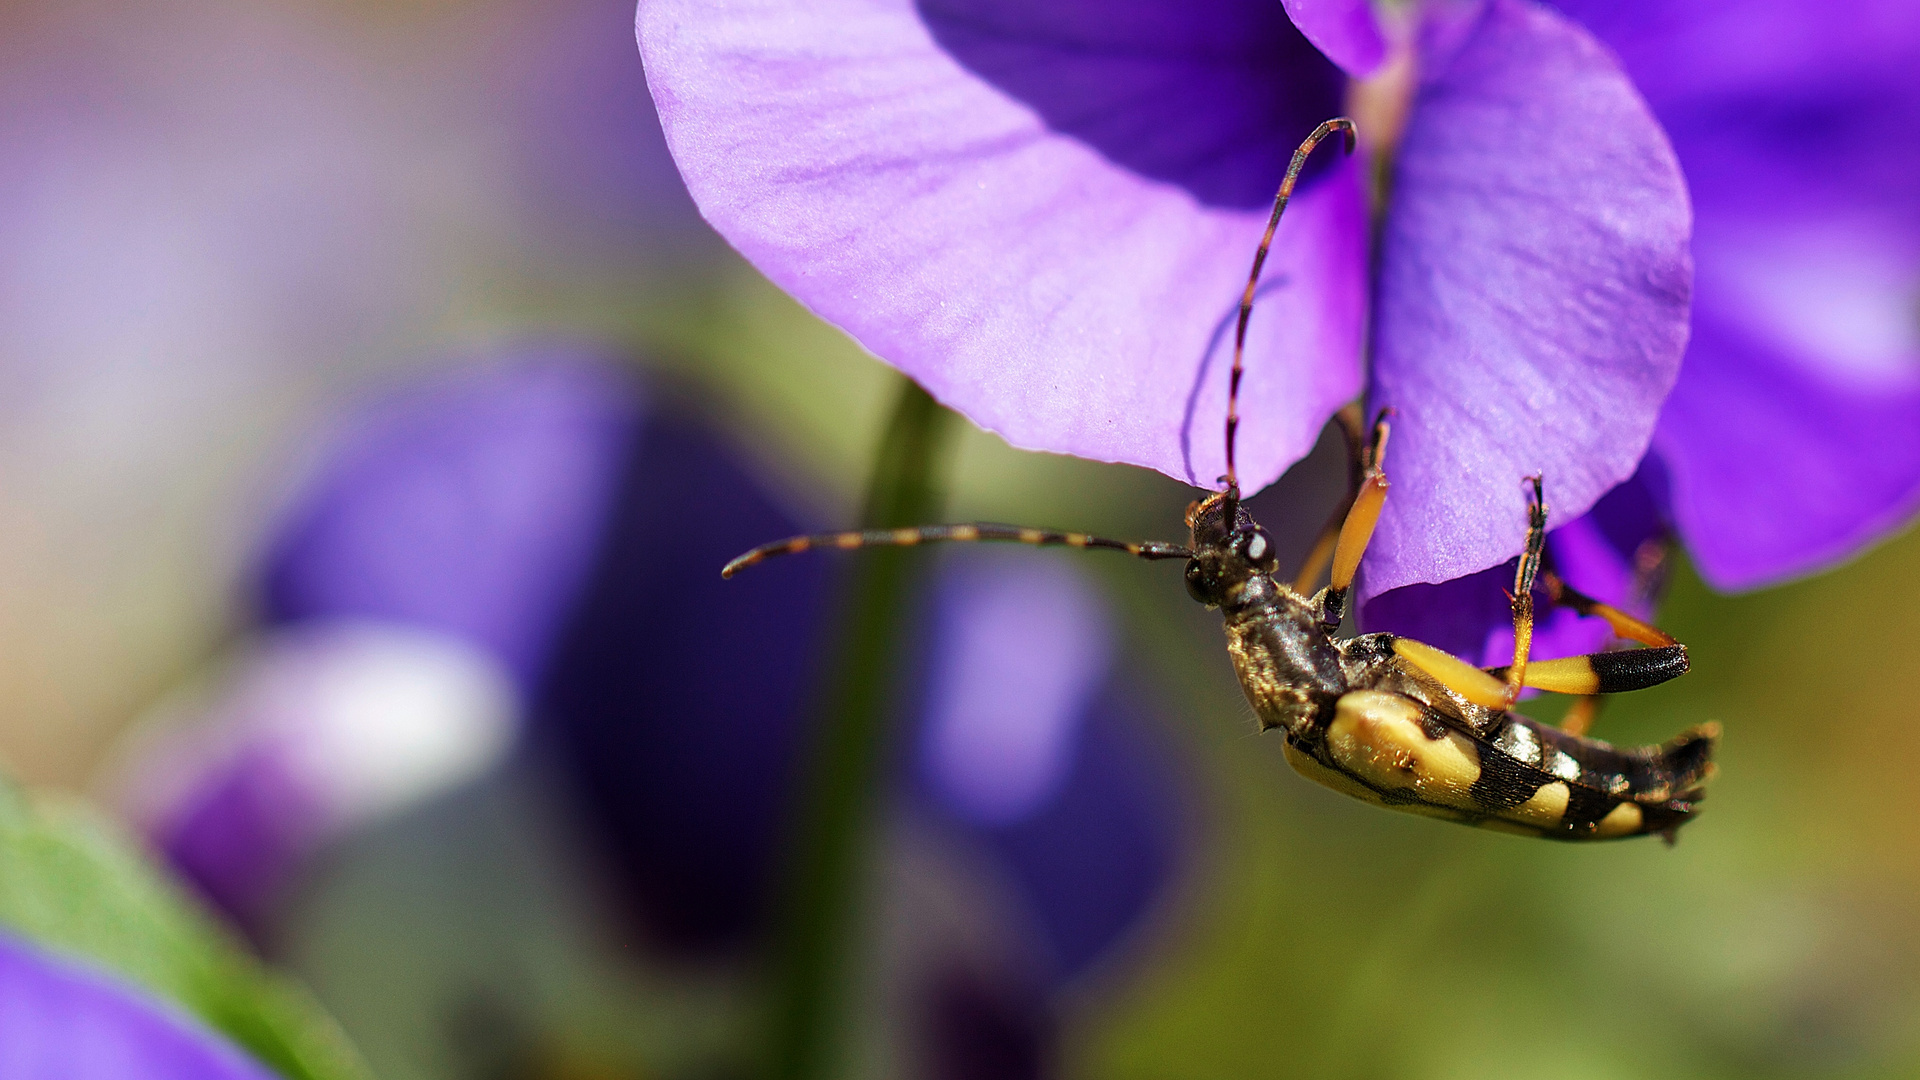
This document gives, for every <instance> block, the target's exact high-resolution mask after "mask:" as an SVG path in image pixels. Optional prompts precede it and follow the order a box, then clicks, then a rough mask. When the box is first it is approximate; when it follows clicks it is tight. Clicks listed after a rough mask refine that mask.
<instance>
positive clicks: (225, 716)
mask: <svg viewBox="0 0 1920 1080" xmlns="http://www.w3.org/2000/svg"><path fill="white" fill-rule="evenodd" d="M521 712H522V709H521V705H520V702H519V699H518V694H517V693H516V691H515V688H514V685H513V683H512V681H511V680H510V679H509V678H508V676H507V674H506V673H505V672H504V671H503V670H502V669H501V668H500V666H499V665H498V664H497V663H495V662H494V661H493V660H492V659H491V658H490V657H488V656H487V655H486V654H485V653H483V652H481V651H480V650H478V649H475V648H473V647H471V646H469V645H466V644H465V643H463V642H461V641H459V640H457V639H454V638H451V637H448V636H446V635H443V634H437V633H430V632H426V631H422V630H417V629H412V628H404V627H399V626H394V625H388V624H382V623H373V622H339V623H329V624H324V625H320V626H314V627H302V628H296V629H290V630H284V631H281V632H280V633H279V634H277V635H276V636H274V637H272V638H270V639H268V640H267V641H265V642H264V643H262V644H260V645H257V646H255V647H253V648H252V649H251V650H249V651H248V652H247V653H246V654H245V655H243V656H242V657H241V658H240V659H239V660H238V661H236V662H235V664H234V665H233V667H232V668H231V669H229V671H228V672H227V673H226V675H225V677H224V678H223V679H222V680H221V681H220V682H219V683H217V684H216V685H215V686H213V687H211V688H201V689H199V690H196V691H190V692H188V693H186V694H184V695H182V696H181V697H180V698H178V699H176V700H175V701H173V702H170V703H169V704H167V705H166V706H164V707H163V708H162V709H161V710H159V711H158V713H157V714H156V715H155V716H153V717H150V718H149V719H148V721H146V722H144V723H143V724H141V725H140V726H139V728H138V729H137V731H136V734H135V735H134V736H133V737H131V738H130V740H129V741H128V742H127V743H126V744H125V745H124V746H123V748H122V752H121V753H120V755H119V756H118V760H117V761H116V763H115V765H114V767H113V773H112V775H111V776H110V778H109V780H108V786H109V788H110V789H111V790H110V793H109V794H110V797H111V798H113V801H115V802H117V803H119V804H120V805H121V806H122V807H123V808H124V809H125V810H126V812H127V814H128V816H129V817H130V818H131V819H132V820H134V821H135V822H136V823H138V824H140V825H141V826H142V827H144V828H145V829H147V830H148V831H149V832H150V833H154V832H163V831H164V830H165V827H166V824H167V823H168V822H169V821H170V820H171V819H172V818H173V817H174V816H175V815H176V814H178V813H180V812H181V811H183V810H185V809H187V808H189V807H191V806H192V805H194V803H195V801H196V796H197V795H198V794H199V793H201V792H202V791H203V790H205V788H206V787H207V786H208V785H211V784H216V783H219V782H221V781H222V780H223V778H225V777H227V776H228V775H230V772H231V770H232V769H235V768H245V767H248V763H250V762H271V763H272V765H273V766H274V767H276V770H277V771H278V772H280V773H282V774H284V775H286V776H288V777H290V778H291V783H292V785H293V787H294V788H295V789H296V790H290V791H289V792H288V798H289V801H290V804H291V805H296V806H298V805H302V804H304V805H309V806H314V807H317V808H318V812H319V814H320V816H321V820H318V821H315V822H313V823H312V824H313V827H312V829H311V830H308V834H309V835H311V836H314V837H316V838H325V837H330V836H332V835H334V834H337V833H340V832H343V831H345V830H348V829H351V828H354V827H357V826H359V825H363V824H365V823H367V822H369V821H372V820H373V819H375V818H378V817H381V816H383V815H386V814H389V813H392V812H393V811H396V810H399V809H402V808H404V807H406V806H409V805H412V804H414V803H417V802H419V801H421V800H424V799H426V798H428V797H430V796H432V795H434V794H436V793H438V792H441V791H444V790H446V789H448V788H451V787H453V786H455V785H457V784H460V783H462V782H464V781H467V780H470V779H472V778H474V777H476V776H478V775H480V774H481V773H483V772H485V771H486V770H487V769H489V768H490V767H492V766H493V765H494V764H495V763H497V762H498V761H499V760H500V758H501V757H502V756H503V755H504V754H505V752H506V750H507V748H508V747H509V745H510V744H511V742H512V739H513V736H514V733H515V731H516V729H517V727H518V724H519V718H520V715H521Z"/></svg>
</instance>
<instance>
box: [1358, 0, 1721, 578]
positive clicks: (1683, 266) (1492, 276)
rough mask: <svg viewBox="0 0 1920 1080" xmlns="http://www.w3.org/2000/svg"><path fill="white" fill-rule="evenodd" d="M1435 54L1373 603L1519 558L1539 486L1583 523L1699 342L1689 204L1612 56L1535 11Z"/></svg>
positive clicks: (1385, 369) (1386, 340)
mask: <svg viewBox="0 0 1920 1080" xmlns="http://www.w3.org/2000/svg"><path fill="white" fill-rule="evenodd" d="M1434 49H1435V46H1432V45H1430V46H1429V49H1428V52H1427V55H1426V56H1425V57H1424V58H1423V59H1424V61H1425V63H1424V65H1423V66H1424V69H1425V82H1424V83H1423V84H1422V86H1421V87H1420V90H1419V92H1418V96H1417V98H1416V101H1415V104H1414V109H1413V113H1412V115H1411V117H1410V118H1409V121H1408V125H1407V133H1406V137H1405V140H1404V141H1403V143H1402V144H1401V148H1400V157H1399V161H1398V171H1397V175H1396V179H1395V187H1394V195H1393V201H1392V204H1391V207H1390V209H1389V212H1388V217H1387V221H1386V225H1385V234H1384V237H1383V241H1382V249H1381V257H1380V267H1381V269H1380V280H1379V287H1378V294H1377V295H1378V298H1379V313H1378V318H1377V321H1376V332H1377V335H1378V336H1377V345H1378V347H1377V352H1376V360H1375V364H1376V366H1375V373H1376V379H1377V383H1376V385H1377V389H1376V392H1375V393H1376V397H1377V403H1378V404H1383V405H1391V406H1393V407H1395V408H1396V409H1398V410H1399V418H1398V420H1397V422H1396V424H1395V428H1394V437H1393V443H1392V446H1391V448H1390V449H1389V451H1388V458H1387V470H1388V473H1389V475H1390V476H1391V477H1392V479H1393V481H1394V487H1393V494H1392V496H1391V497H1390V498H1389V499H1388V500H1387V508H1386V513H1385V514H1384V516H1383V517H1382V519H1381V522H1380V527H1379V531H1378V533H1377V534H1376V535H1375V538H1374V541H1373V548H1372V550H1371V551H1370V552H1369V556H1368V561H1367V566H1366V579H1365V581H1364V582H1363V588H1364V589H1365V590H1366V592H1367V593H1368V594H1369V595H1371V594H1375V593H1379V592H1381V591H1384V590H1387V589H1392V588H1396V587H1399V586H1402V585H1407V584H1412V583H1414V582H1423V581H1425V582H1432V581H1442V580H1445V579H1448V578H1452V577H1458V576H1461V575H1463V574H1469V573H1473V572H1475V571H1478V570H1482V569H1484V568H1486V567H1488V566H1492V565H1495V564H1498V563H1501V562H1504V561H1505V560H1507V559H1509V558H1511V557H1513V556H1514V555H1515V553H1517V552H1518V551H1519V549H1520V546H1521V542H1522V539H1523V537H1524V535H1525V531H1526V515H1525V503H1524V500H1523V497H1522V492H1521V486H1520V485H1521V481H1522V478H1524V477H1526V476H1528V475H1531V474H1535V473H1540V474H1544V476H1545V478H1546V484H1547V493H1548V498H1549V501H1550V502H1551V503H1552V505H1553V506H1554V507H1555V509H1556V510H1557V511H1558V512H1559V513H1560V514H1561V515H1563V516H1568V515H1578V514H1583V513H1585V512H1586V511H1587V509H1588V508H1589V507H1591V506H1592V505H1593V504H1594V502H1595V500H1597V499H1598V498H1599V497H1600V496H1601V495H1602V494H1603V493H1604V492H1606V491H1607V490H1608V489H1610V488H1612V487H1613V486H1614V485H1616V484H1618V483H1620V482H1621V481H1622V480H1625V479H1626V478H1627V477H1628V476H1629V475H1631V474H1632V472H1633V470H1634V467H1635V465H1636V464H1637V463H1638V462H1639V460H1640V458H1641V457H1642V455H1643V454H1644V452H1645V450H1646V447H1647V443H1648V441H1649V439H1650V437H1651V435H1652V431H1653V425H1654V420H1655V418H1656V416H1657V415H1658V412H1659V407H1660V403H1661V401H1662V400H1663V399H1664V397H1665V396H1666V394H1667V391H1668V390H1669V389H1670V388H1671V386H1672V385H1673V380H1674V377H1675V375H1676V373H1677V372H1678V369H1679V360H1680V353H1681V350H1682V347H1683V345H1684V344H1685V340H1686V327H1687V303H1688V293H1689V281H1690V272H1691V271H1690V263H1689V258H1688V254H1687V239H1688V229H1689V225H1690V214H1689V211H1688V206H1687V198H1686V192H1685V189H1684V187H1683V184H1682V180H1681V176H1680V171H1679V168H1678V166H1677V165H1676V164H1675V161H1674V157H1673V153H1672V151H1671V150H1670V149H1669V147H1668V145H1667V141H1666V138H1665V136H1664V135H1663V134H1662V133H1661V130H1660V128H1659V125H1658V124H1657V123H1655V121H1654V119H1653V117H1652V116H1651V115H1650V114H1649V113H1648V111H1647V108H1646V105H1645V104H1644V103H1643V102H1642V101H1641V100H1640V97H1639V95H1638V94H1637V93H1635V91H1634V89H1633V87H1632V86H1631V85H1630V84H1629V83H1628V81H1627V79H1626V77H1625V76H1624V75H1623V74H1622V73H1621V72H1620V70H1619V68H1618V67H1617V66H1616V65H1615V64H1614V62H1613V60H1612V59H1611V58H1610V57H1609V56H1608V54H1607V52H1606V50H1605V49H1603V48H1602V47H1601V46H1599V45H1598V44H1597V43H1596V42H1594V41H1593V39H1592V38H1591V37H1589V36H1588V35H1587V34H1586V33H1585V32H1584V31H1582V30H1580V29H1579V28H1578V27H1576V26H1573V25H1572V24H1570V23H1568V22H1567V21H1566V20H1564V19H1562V18H1560V17H1559V16H1557V15H1554V14H1552V13H1551V12H1547V11H1545V10H1542V9H1539V8H1536V7H1533V6H1531V5H1528V4H1525V3H1522V2H1520V0H1492V2H1490V3H1488V4H1487V5H1485V7H1484V9H1483V10H1482V12H1481V14H1480V16H1479V18H1478V20H1477V22H1476V23H1474V24H1472V25H1470V26H1468V27H1467V28H1465V31H1464V34H1463V35H1461V36H1460V37H1459V38H1458V39H1457V41H1455V42H1454V44H1452V45H1451V46H1450V47H1449V50H1448V51H1446V52H1444V54H1440V55H1436V54H1435V52H1434Z"/></svg>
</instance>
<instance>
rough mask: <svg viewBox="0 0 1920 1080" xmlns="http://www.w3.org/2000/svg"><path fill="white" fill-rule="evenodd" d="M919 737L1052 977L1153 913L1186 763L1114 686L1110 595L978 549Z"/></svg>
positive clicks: (955, 580) (1167, 864)
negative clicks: (994, 858) (1015, 896)
mask: <svg viewBox="0 0 1920 1080" xmlns="http://www.w3.org/2000/svg"><path fill="white" fill-rule="evenodd" d="M940 602H941V615H940V621H939V625H938V634H937V637H936V638H935V640H934V647H935V653H934V659H933V665H932V676H931V678H930V680H929V683H928V691H927V697H926V701H925V705H924V706H923V721H922V722H923V726H922V728H921V730H920V737H919V765H920V772H921V777H922V780H923V782H924V784H925V787H926V790H927V793H928V794H929V795H930V796H931V801H932V802H933V803H934V805H935V807H936V808H937V809H939V810H940V811H942V812H943V813H944V815H945V816H947V817H948V818H949V819H950V820H953V821H955V822H957V823H960V824H963V825H964V826H966V827H968V829H969V830H970V831H972V832H974V833H975V834H976V835H978V836H979V837H981V838H982V839H984V840H985V842H986V844H987V846H988V847H989V848H990V849H991V850H993V851H994V852H996V853H997V854H998V855H999V856H1000V858H1001V860H1002V864H1003V865H1004V867H1005V868H1006V870H1007V871H1008V873H1009V875H1010V877H1011V878H1012V880H1013V882H1014V884H1015V886H1016V887H1017V889H1018V892H1019V894H1020V896H1021V897H1022V898H1023V899H1024V900H1025V901H1026V906H1027V909H1028V911H1029V912H1030V914H1031V916H1032V918H1033V920H1034V922H1035V924H1036V925H1037V926H1038V928H1039V930H1040V933H1041V939H1042V942H1043V943H1044V945H1045V948H1046V953H1047V955H1046V956H1045V957H1044V960H1045V966H1046V967H1047V969H1048V971H1049V973H1050V974H1051V975H1052V977H1053V979H1054V980H1055V981H1060V980H1064V979H1069V978H1071V977H1073V976H1074V975H1077V974H1079V973H1080V972H1082V971H1084V970H1085V969H1086V968H1087V967H1088V966H1089V965H1091V964H1092V963H1093V962H1094V961H1095V960H1096V959H1098V958H1099V957H1100V956H1102V955H1103V954H1104V953H1105V952H1106V951H1107V950H1108V949H1109V948H1110V947H1111V946H1113V945H1114V943H1115V942H1117V941H1118V940H1120V939H1121V938H1122V937H1124V936H1125V934H1126V933H1127V932H1128V931H1129V930H1130V929H1132V928H1133V927H1134V926H1135V925H1137V924H1138V923H1139V921H1140V920H1141V918H1142V917H1143V916H1144V915H1145V914H1146V913H1147V912H1148V911H1150V910H1151V908H1152V906H1153V903H1154V901H1155V900H1156V899H1157V898H1158V896H1159V895H1160V893H1161V891H1162V889H1163V888H1164V887H1165V885H1166V883H1167V882H1168V881H1169V880H1170V879H1171V878H1172V877H1173V875H1174V873H1175V867H1176V865H1177V863H1178V862H1179V851H1180V847H1181V840H1182V836H1181V832H1182V828H1183V825H1184V813H1183V807H1182V803H1183V800H1182V798H1181V794H1182V793H1181V792H1180V790H1179V779H1178V776H1177V766H1176V767H1169V766H1170V762H1171V761H1172V760H1173V759H1171V758H1170V756H1169V754H1168V752H1167V748H1165V747H1164V746H1162V745H1160V744H1159V741H1158V740H1157V739H1155V738H1154V737H1153V735H1152V733H1151V732H1150V730H1148V727H1147V725H1146V724H1144V723H1142V722H1141V720H1140V717H1139V713H1140V709H1139V707H1138V705H1137V703H1136V702H1134V701H1132V700H1130V699H1129V696H1128V695H1126V694H1125V693H1123V692H1122V690H1121V689H1120V680H1117V679H1115V678H1113V677H1111V676H1110V674H1109V672H1108V666H1109V662H1110V659H1111V649H1112V644H1111V642H1110V640H1109V635H1110V630H1109V628H1108V626H1107V624H1106V615H1105V611H1104V609H1103V606H1102V605H1101V603H1100V601H1099V599H1098V597H1097V596H1096V595H1095V594H1094V593H1093V592H1092V591H1091V590H1090V589H1089V588H1088V586H1087V585H1086V583H1085V582H1084V580H1083V579H1082V578H1081V577H1080V576H1079V574H1078V573H1077V572H1075V571H1073V570H1072V569H1071V568H1070V567H1069V566H1067V565H1066V564H1064V563H1062V562H1059V561H1056V560H1041V559H1035V558H1033V556H1032V554H1031V553H1030V552H996V553H988V552H967V553H966V554H965V555H964V556H962V557H959V558H956V559H954V560H953V561H952V565H951V566H950V568H949V570H948V571H947V573H946V575H945V581H944V583H943V586H942V588H941V592H940Z"/></svg>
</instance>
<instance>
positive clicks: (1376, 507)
mask: <svg viewBox="0 0 1920 1080" xmlns="http://www.w3.org/2000/svg"><path fill="white" fill-rule="evenodd" d="M1392 413H1393V411H1392V410H1391V409H1381V410H1380V415H1379V416H1378V417H1377V418H1376V419H1375V420H1374V422H1373V439H1372V442H1371V443H1370V444H1369V445H1368V447H1367V450H1366V452H1365V456H1364V457H1363V459H1362V466H1363V467H1362V469H1361V473H1360V482H1359V484H1358V485H1357V486H1356V488H1355V490H1354V496H1353V502H1352V504H1351V505H1349V506H1348V507H1347V513H1346V516H1345V517H1344V518H1343V519H1342V520H1341V522H1340V533H1339V537H1338V539H1337V540H1336V541H1335V542H1334V546H1333V578H1332V580H1331V581H1330V582H1329V583H1328V585H1327V590H1326V592H1324V593H1322V594H1321V602H1320V623H1321V625H1323V626H1327V627H1334V626H1339V625H1340V620H1341V619H1343V618H1345V617H1346V614H1347V592H1348V591H1349V590H1350V589H1352V588H1353V575H1354V574H1355V573H1356V572H1357V571H1358V570H1359V569H1360V557H1361V556H1362V555H1365V554H1366V553H1367V542H1368V541H1370V540H1372V539H1373V528H1374V526H1375V525H1378V524H1379V523H1380V510H1381V508H1382V507H1383V506H1385V505H1386V502H1387V487H1388V484H1387V474H1386V471H1385V470H1384V468H1383V467H1382V466H1383V465H1384V463H1385V461H1386V456H1387V436H1388V435H1389V434H1391V433H1392V432H1391V429H1390V428H1389V426H1388V424H1387V417H1389V416H1391V415H1392ZM1315 576H1316V577H1317V576H1318V573H1317V572H1316V574H1315Z"/></svg>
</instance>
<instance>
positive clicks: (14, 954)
mask: <svg viewBox="0 0 1920 1080" xmlns="http://www.w3.org/2000/svg"><path fill="white" fill-rule="evenodd" d="M0 1076H4V1077H6V1078H7V1080H269V1078H270V1077H272V1076H273V1073H272V1072H270V1071H269V1070H267V1069H265V1068H263V1067H262V1066H260V1065H259V1064H257V1063H256V1062H254V1061H253V1059H251V1058H249V1057H248V1056H247V1055H246V1054H245V1053H244V1052H242V1051H241V1050H239V1049H238V1048H236V1047H234V1046H232V1045H230V1044H229V1043H228V1042H227V1041H226V1040H225V1039H222V1038H221V1037H220V1036H218V1035H215V1034H213V1033H212V1032H210V1031H208V1030H206V1029H205V1028H204V1027H202V1026H201V1025H200V1024H199V1023H198V1022H197V1021H195V1020H193V1019H192V1018H190V1017H188V1016H187V1015H186V1014H184V1013H182V1012H180V1011H179V1010H178V1009H175V1008H173V1007H172V1006H170V1005H167V1004H164V1003H162V1002H160V1001H159V1000H156V999H155V998H153V997H150V996H149V995H147V994H146V993H145V992H143V991H141V990H138V989H136V988H134V987H133V986H130V985H127V984H125V983H122V982H121V981H120V980H118V979H116V978H114V977H112V976H109V975H106V974H104V973H101V972H98V971H93V970H90V969H88V968H86V967H83V966H82V965H80V964H78V963H76V962H73V961H70V960H66V959H62V958H59V957H56V956H53V955H52V954H50V953H47V952H43V951H42V950H40V949H39V948H37V947H35V946H32V945H29V944H27V943H25V942H23V941H20V940H17V939H15V938H13V937H12V936H11V935H9V934H6V933H4V932H0Z"/></svg>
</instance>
